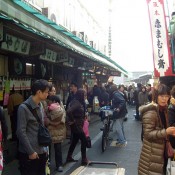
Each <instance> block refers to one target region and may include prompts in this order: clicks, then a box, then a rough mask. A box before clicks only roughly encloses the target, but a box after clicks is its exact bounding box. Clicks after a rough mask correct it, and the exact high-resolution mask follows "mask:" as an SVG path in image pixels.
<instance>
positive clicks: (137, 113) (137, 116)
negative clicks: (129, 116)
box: [135, 104, 140, 120]
mask: <svg viewBox="0 0 175 175" xmlns="http://www.w3.org/2000/svg"><path fill="white" fill-rule="evenodd" d="M139 107H140V106H139V104H136V116H135V118H136V119H137V120H139V119H140V117H139Z"/></svg>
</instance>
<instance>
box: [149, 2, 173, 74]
mask: <svg viewBox="0 0 175 175" xmlns="http://www.w3.org/2000/svg"><path fill="white" fill-rule="evenodd" d="M147 4H148V11H149V19H150V25H151V34H152V45H153V57H154V75H155V77H162V76H171V75H173V74H172V63H171V55H170V48H169V41H168V32H167V27H166V20H165V10H164V0H147Z"/></svg>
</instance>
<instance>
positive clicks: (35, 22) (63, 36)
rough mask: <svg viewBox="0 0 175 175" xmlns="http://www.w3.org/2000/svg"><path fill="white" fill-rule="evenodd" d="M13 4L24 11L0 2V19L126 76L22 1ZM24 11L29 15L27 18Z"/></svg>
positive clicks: (15, 0) (122, 70) (119, 68)
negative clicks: (11, 22)
mask: <svg viewBox="0 0 175 175" xmlns="http://www.w3.org/2000/svg"><path fill="white" fill-rule="evenodd" d="M13 2H14V3H15V4H17V5H18V6H20V7H22V8H23V9H24V10H25V11H19V10H18V9H16V8H15V7H14V4H12V2H10V1H4V0H2V1H0V11H2V12H3V13H0V18H3V19H6V20H11V21H13V22H14V23H15V24H16V25H18V26H20V27H22V28H24V29H25V30H28V31H30V32H32V33H35V34H37V35H40V36H42V37H44V38H48V39H52V40H53V41H54V42H56V43H58V44H59V45H61V46H63V47H66V48H68V49H71V50H72V51H74V52H77V53H79V54H81V55H83V56H85V57H87V58H90V59H91V60H94V61H98V62H100V63H102V64H105V65H107V66H109V67H111V68H113V69H114V70H118V71H120V72H121V73H123V74H124V75H126V76H127V75H128V72H127V71H126V70H124V69H123V68H122V67H121V66H119V65H118V64H117V63H116V62H115V61H114V60H112V59H110V58H109V57H107V56H106V55H104V54H102V53H101V52H99V51H98V50H95V49H94V48H93V47H91V46H89V45H88V44H87V43H85V42H84V41H83V40H81V39H80V38H78V37H77V36H75V35H74V34H73V33H71V32H69V31H67V30H66V29H65V28H63V27H61V26H60V25H57V24H56V23H54V22H53V21H51V20H50V19H48V18H47V17H46V16H44V15H43V14H41V13H40V12H38V11H37V10H35V9H33V8H32V7H30V6H29V5H28V4H26V3H25V2H24V1H22V0H13ZM26 11H27V12H28V13H30V14H31V15H30V16H29V15H28V14H27V13H26ZM14 14H15V15H14ZM16 14H18V15H16ZM15 16H18V19H16V18H14V17H15Z"/></svg>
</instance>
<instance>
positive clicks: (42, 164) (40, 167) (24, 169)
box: [19, 153, 47, 175]
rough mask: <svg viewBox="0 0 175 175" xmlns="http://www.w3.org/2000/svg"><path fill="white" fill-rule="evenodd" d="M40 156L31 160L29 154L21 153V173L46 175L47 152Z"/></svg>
mask: <svg viewBox="0 0 175 175" xmlns="http://www.w3.org/2000/svg"><path fill="white" fill-rule="evenodd" d="M38 156H39V159H34V160H30V159H29V156H28V154H24V153H19V170H20V172H21V175H46V173H45V168H46V160H47V156H46V153H44V154H39V155H38Z"/></svg>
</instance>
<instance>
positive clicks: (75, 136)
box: [68, 132, 86, 159]
mask: <svg viewBox="0 0 175 175" xmlns="http://www.w3.org/2000/svg"><path fill="white" fill-rule="evenodd" d="M79 139H80V140H81V155H82V159H86V136H85V134H84V132H80V133H73V132H72V141H71V145H70V147H69V151H68V157H69V156H71V157H72V154H73V152H74V149H75V147H76V145H77V143H78V141H79Z"/></svg>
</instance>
